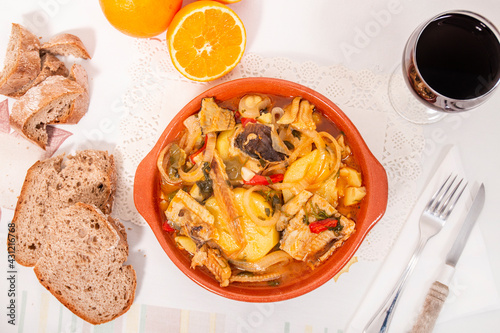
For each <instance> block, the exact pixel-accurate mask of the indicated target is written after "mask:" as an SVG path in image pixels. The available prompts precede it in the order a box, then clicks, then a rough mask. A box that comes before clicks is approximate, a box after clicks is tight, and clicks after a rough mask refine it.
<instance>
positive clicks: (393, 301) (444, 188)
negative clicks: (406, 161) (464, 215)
mask: <svg viewBox="0 0 500 333" xmlns="http://www.w3.org/2000/svg"><path fill="white" fill-rule="evenodd" d="M457 178H458V177H457V176H452V175H450V176H448V178H447V179H446V180H445V182H444V183H443V184H442V185H441V187H440V188H439V189H438V190H437V191H436V193H434V195H433V196H432V198H431V199H430V200H429V202H428V203H427V205H426V206H425V208H424V210H423V212H422V215H421V216H420V221H419V234H420V235H419V240H418V243H417V247H416V248H415V251H414V253H413V256H412V257H411V259H410V261H409V262H408V265H407V267H406V269H405V270H404V271H403V272H402V274H401V276H400V277H399V279H398V281H397V283H396V285H395V286H394V288H393V290H392V291H391V293H390V294H389V295H388V297H387V298H386V300H385V301H384V303H383V304H382V305H381V306H380V308H379V309H378V311H377V312H376V313H375V315H374V316H373V317H372V318H371V319H370V321H369V322H368V324H367V325H366V327H365V329H364V330H363V332H364V333H379V332H386V331H387V330H388V328H389V325H390V323H391V320H392V317H393V314H394V309H395V308H396V305H397V303H398V301H399V296H400V295H401V293H402V291H403V289H404V287H405V285H406V281H407V279H408V277H409V276H410V274H411V272H412V271H413V269H414V268H415V265H416V264H417V261H418V259H419V258H420V254H421V253H422V250H423V249H424V246H425V244H427V241H428V240H429V239H430V238H431V237H433V236H434V235H436V234H437V233H438V232H439V231H440V230H441V229H442V228H443V226H444V224H445V222H446V220H447V219H448V217H449V216H450V214H451V212H452V211H453V208H454V207H455V204H456V203H457V201H458V199H459V198H460V197H461V195H462V193H463V191H464V189H465V187H466V186H467V184H465V185H464V186H461V184H462V182H463V178H462V179H460V180H457Z"/></svg>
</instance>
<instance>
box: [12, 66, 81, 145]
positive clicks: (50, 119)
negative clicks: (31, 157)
mask: <svg viewBox="0 0 500 333" xmlns="http://www.w3.org/2000/svg"><path fill="white" fill-rule="evenodd" d="M83 93H84V89H83V88H82V87H81V86H80V85H79V84H78V83H76V82H75V81H73V80H71V79H68V78H66V77H64V76H61V75H54V76H50V77H48V78H47V79H45V80H44V81H42V82H41V83H40V84H39V85H37V86H35V87H33V88H31V89H29V90H28V91H27V92H26V94H24V96H22V97H21V98H20V99H19V100H17V101H16V102H15V103H14V105H13V107H12V111H11V114H10V123H11V125H12V128H14V129H15V130H17V131H18V132H20V133H21V134H23V135H24V136H25V137H27V138H28V139H29V140H31V141H33V142H34V143H36V144H37V145H39V146H40V147H41V148H43V149H45V147H46V146H47V141H48V135H47V129H46V126H47V124H54V123H58V122H60V120H61V119H66V118H68V117H69V116H68V114H69V113H70V112H71V109H70V105H71V103H72V102H73V101H74V100H75V99H76V98H77V97H78V96H80V95H81V94H83Z"/></svg>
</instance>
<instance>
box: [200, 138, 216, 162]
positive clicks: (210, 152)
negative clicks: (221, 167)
mask: <svg viewBox="0 0 500 333" xmlns="http://www.w3.org/2000/svg"><path fill="white" fill-rule="evenodd" d="M216 143H217V134H216V133H215V132H210V133H208V134H207V146H206V147H205V152H204V153H203V162H208V163H212V158H213V156H214V150H215V144H216Z"/></svg>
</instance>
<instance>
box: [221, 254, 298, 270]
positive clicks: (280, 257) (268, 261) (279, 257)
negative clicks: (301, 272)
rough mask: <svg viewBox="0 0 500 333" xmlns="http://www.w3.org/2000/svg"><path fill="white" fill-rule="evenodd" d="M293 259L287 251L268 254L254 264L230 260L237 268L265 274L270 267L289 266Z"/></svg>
mask: <svg viewBox="0 0 500 333" xmlns="http://www.w3.org/2000/svg"><path fill="white" fill-rule="evenodd" d="M292 260H293V259H292V257H291V256H290V255H289V254H288V253H286V252H285V251H282V250H278V251H273V252H271V253H268V254H266V255H265V256H264V257H262V258H260V259H259V260H256V261H254V262H251V261H245V260H235V259H229V262H230V263H231V264H233V265H234V266H235V267H236V268H239V269H242V270H245V271H248V272H252V273H264V272H266V271H267V270H268V269H269V267H271V266H274V265H277V264H280V265H287V264H288V263H290V261H292Z"/></svg>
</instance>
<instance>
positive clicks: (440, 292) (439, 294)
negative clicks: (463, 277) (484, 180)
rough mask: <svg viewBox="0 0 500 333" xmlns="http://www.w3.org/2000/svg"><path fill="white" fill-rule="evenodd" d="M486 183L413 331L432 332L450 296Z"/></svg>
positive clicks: (474, 202) (476, 198) (414, 332)
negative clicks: (452, 281)
mask: <svg viewBox="0 0 500 333" xmlns="http://www.w3.org/2000/svg"><path fill="white" fill-rule="evenodd" d="M484 197H485V191H484V185H483V184H481V186H480V187H479V189H478V191H477V193H476V196H475V198H474V201H473V203H472V206H471V208H470V209H469V212H468V213H467V216H466V218H465V221H464V222H463V225H462V228H461V229H460V232H459V233H458V235H457V238H456V239H455V242H454V243H453V246H452V247H451V249H450V251H449V252H448V255H447V256H446V261H445V265H444V267H443V269H442V271H441V272H440V275H439V277H438V278H437V279H436V281H434V283H433V284H432V286H431V288H430V289H429V292H428V294H427V296H426V298H425V301H424V305H423V307H422V311H421V313H420V315H419V316H418V318H417V321H416V323H415V325H414V326H413V328H412V330H411V333H430V332H432V329H433V328H434V325H435V323H436V319H437V317H438V316H439V313H440V312H441V308H442V307H443V304H444V302H445V300H446V298H447V297H448V293H449V289H448V284H449V283H450V281H451V278H452V276H453V273H454V271H455V266H456V264H457V262H458V259H459V258H460V255H461V254H462V251H463V249H464V247H465V244H467V240H468V239H469V235H470V233H471V231H472V228H473V227H474V225H475V223H476V221H477V218H478V216H479V214H480V213H481V211H482V209H483V206H484Z"/></svg>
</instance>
